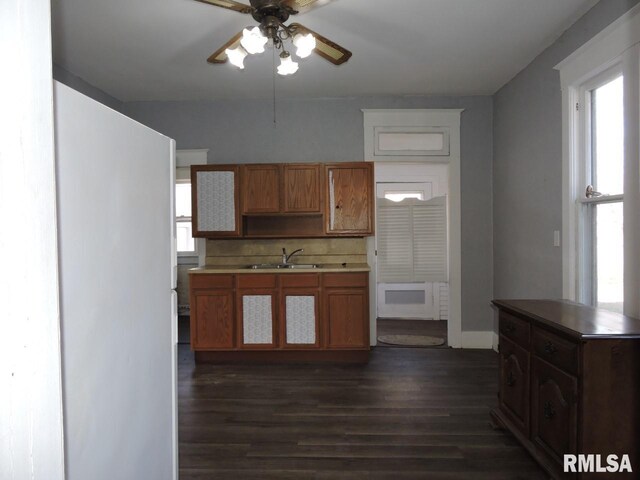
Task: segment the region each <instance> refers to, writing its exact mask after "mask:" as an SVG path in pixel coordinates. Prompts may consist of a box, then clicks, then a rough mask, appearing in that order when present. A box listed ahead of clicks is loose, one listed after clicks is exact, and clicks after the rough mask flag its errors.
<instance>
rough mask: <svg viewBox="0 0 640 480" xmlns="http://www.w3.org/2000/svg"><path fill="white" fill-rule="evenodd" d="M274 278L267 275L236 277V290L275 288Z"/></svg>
mask: <svg viewBox="0 0 640 480" xmlns="http://www.w3.org/2000/svg"><path fill="white" fill-rule="evenodd" d="M275 287H276V276H275V275H269V274H254V275H251V274H249V275H238V288H275Z"/></svg>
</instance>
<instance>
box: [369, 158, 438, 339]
mask: <svg viewBox="0 0 640 480" xmlns="http://www.w3.org/2000/svg"><path fill="white" fill-rule="evenodd" d="M448 195H449V166H448V164H443V163H407V164H398V163H395V162H394V163H393V165H388V164H379V165H378V166H377V168H376V232H377V234H376V246H375V248H376V252H377V269H376V293H377V295H376V298H377V301H376V310H377V336H378V346H398V345H404V346H414V345H415V346H433V347H446V346H448V343H447V330H448V324H447V321H448V319H449V262H448V258H449V255H448V250H449V241H448V239H449V235H448V225H449V222H448Z"/></svg>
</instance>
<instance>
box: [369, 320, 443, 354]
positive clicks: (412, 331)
mask: <svg viewBox="0 0 640 480" xmlns="http://www.w3.org/2000/svg"><path fill="white" fill-rule="evenodd" d="M377 324H378V333H377V334H378V336H380V335H429V336H432V337H442V338H444V339H445V342H444V345H441V346H438V347H420V348H449V344H448V343H447V341H446V340H447V321H446V320H400V319H395V318H394V319H388V318H379V319H378V320H377ZM378 346H379V347H385V348H387V347H390V346H392V345H385V344H384V343H378Z"/></svg>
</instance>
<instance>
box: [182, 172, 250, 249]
mask: <svg viewBox="0 0 640 480" xmlns="http://www.w3.org/2000/svg"><path fill="white" fill-rule="evenodd" d="M239 184H240V181H239V173H238V166H237V165H194V166H192V167H191V185H192V189H191V195H192V197H191V200H192V216H193V236H194V237H213V238H216V237H239V236H240V235H241V228H240V225H241V222H240V202H239V197H240V195H239Z"/></svg>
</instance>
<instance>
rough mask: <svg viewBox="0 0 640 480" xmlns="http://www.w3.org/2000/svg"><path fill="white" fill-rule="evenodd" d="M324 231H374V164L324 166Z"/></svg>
mask: <svg viewBox="0 0 640 480" xmlns="http://www.w3.org/2000/svg"><path fill="white" fill-rule="evenodd" d="M325 172H326V175H325V176H326V181H327V187H326V189H327V192H326V198H327V202H326V207H325V208H326V214H325V225H326V233H327V234H329V235H372V234H373V202H374V198H373V191H372V190H373V165H372V164H371V163H365V162H358V163H337V164H331V165H325Z"/></svg>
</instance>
